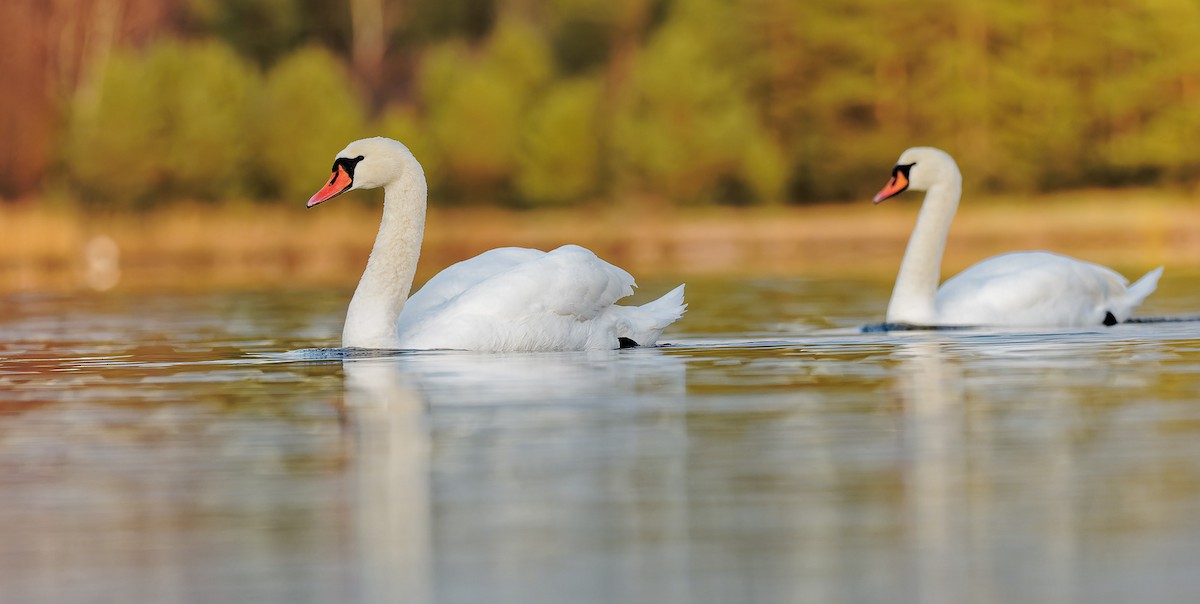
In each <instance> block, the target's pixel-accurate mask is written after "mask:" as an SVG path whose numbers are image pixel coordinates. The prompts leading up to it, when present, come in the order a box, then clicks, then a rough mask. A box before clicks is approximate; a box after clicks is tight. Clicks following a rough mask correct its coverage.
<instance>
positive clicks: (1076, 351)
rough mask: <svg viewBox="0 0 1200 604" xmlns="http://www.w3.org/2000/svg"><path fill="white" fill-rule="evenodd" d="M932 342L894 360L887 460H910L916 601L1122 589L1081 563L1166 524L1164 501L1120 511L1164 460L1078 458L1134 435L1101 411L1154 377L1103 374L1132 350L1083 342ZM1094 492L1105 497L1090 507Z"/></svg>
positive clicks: (1120, 411)
mask: <svg viewBox="0 0 1200 604" xmlns="http://www.w3.org/2000/svg"><path fill="white" fill-rule="evenodd" d="M927 337H928V338H929V339H926V338H927ZM935 337H936V336H925V335H922V336H920V337H918V338H915V340H916V341H906V342H903V343H900V344H898V345H897V346H896V348H895V350H894V352H893V358H894V359H895V362H896V364H895V374H894V375H895V379H894V382H893V388H894V395H895V397H896V399H897V400H898V402H899V404H900V408H901V417H902V421H901V427H902V430H901V433H902V437H901V440H900V446H901V447H902V451H901V453H902V454H901V455H899V456H898V457H899V458H900V459H905V460H907V461H906V462H905V463H904V466H903V467H904V469H903V485H904V486H903V492H904V502H903V504H904V510H905V512H904V514H905V519H904V522H905V523H906V525H907V527H908V528H907V530H906V533H905V535H906V536H905V539H906V540H907V542H908V545H907V548H908V549H909V550H910V553H911V554H912V555H911V556H909V557H907V558H906V559H907V561H908V562H907V563H908V564H909V565H910V570H911V576H912V577H914V578H915V581H916V583H915V585H914V586H913V589H914V591H915V592H916V594H915V595H916V596H917V599H918V600H919V601H922V602H963V601H968V600H970V599H972V596H978V595H980V594H983V593H992V592H993V590H996V589H999V588H1000V587H1001V586H1002V587H1003V588H1004V590H1005V592H1004V593H1005V594H1006V596H1005V597H1006V598H1011V599H1013V600H1019V601H1074V600H1076V599H1079V598H1080V597H1081V595H1082V594H1087V593H1091V591H1092V588H1089V587H1086V586H1099V585H1104V584H1113V583H1117V584H1120V583H1122V579H1121V578H1120V577H1121V574H1120V573H1105V572H1103V570H1098V569H1103V568H1104V566H1103V565H1098V564H1097V563H1096V561H1095V560H1091V559H1089V550H1092V551H1102V550H1103V549H1104V548H1107V547H1111V545H1110V544H1108V543H1107V542H1106V540H1107V539H1110V538H1111V536H1110V535H1109V534H1108V533H1107V530H1106V528H1107V527H1109V526H1124V525H1127V524H1128V523H1129V522H1130V521H1131V520H1133V521H1140V522H1145V521H1147V518H1153V519H1154V520H1152V522H1156V523H1157V522H1164V521H1167V520H1168V519H1170V517H1171V516H1172V515H1173V514H1175V513H1177V512H1176V511H1173V510H1172V509H1171V508H1170V506H1169V505H1168V504H1165V503H1163V502H1162V501H1161V500H1155V502H1154V504H1153V505H1152V504H1151V502H1150V501H1149V500H1147V499H1146V498H1145V497H1144V496H1135V497H1131V495H1134V493H1135V492H1141V491H1143V488H1144V483H1145V482H1146V481H1147V480H1149V481H1150V482H1154V481H1155V480H1156V479H1154V478H1149V477H1148V476H1147V475H1146V474H1144V473H1143V472H1142V470H1141V469H1139V470H1136V471H1131V470H1132V469H1133V468H1139V467H1141V468H1145V462H1146V461H1149V462H1152V466H1157V465H1161V464H1162V462H1163V461H1164V460H1162V459H1151V460H1143V461H1142V463H1133V464H1130V463H1129V461H1130V460H1129V459H1120V458H1112V459H1107V460H1101V459H1096V458H1095V456H1094V455H1091V454H1089V452H1090V451H1091V450H1092V448H1093V446H1099V443H1104V442H1106V441H1109V440H1111V439H1114V438H1115V439H1128V438H1130V437H1135V438H1136V434H1137V432H1139V431H1140V430H1144V427H1142V426H1138V422H1132V423H1131V422H1129V421H1128V416H1127V415H1126V414H1127V413H1128V411H1129V409H1128V407H1127V406H1126V405H1124V404H1121V403H1122V402H1124V401H1121V402H1117V401H1113V400H1112V398H1111V396H1112V392H1113V391H1121V390H1126V389H1128V390H1130V391H1133V392H1138V391H1142V390H1149V389H1153V388H1154V386H1155V384H1154V381H1153V377H1152V376H1149V375H1144V374H1143V375H1138V374H1137V373H1136V372H1130V371H1129V368H1128V367H1123V366H1121V365H1120V364H1114V363H1112V362H1110V357H1116V358H1126V359H1127V358H1128V357H1129V356H1130V354H1131V352H1134V351H1131V350H1125V349H1124V348H1126V347H1127V346H1134V347H1136V346H1137V345H1135V344H1122V343H1119V342H1118V343H1114V342H1113V341H1112V340H1111V339H1102V338H1094V339H1093V338H1091V336H1090V335H1089V334H1062V335H1061V337H1059V338H1058V341H1046V340H1045V339H1044V338H1043V339H1041V340H1039V341H1037V342H1022V341H1021V340H1020V338H1011V337H1010V338H1009V340H1008V341H1006V342H1005V341H991V339H990V338H987V337H981V338H952V339H945V338H942V339H940V340H937V339H934V338H935ZM1089 383H1090V384H1091V387H1090V388H1085V387H1082V385H1084V384H1089ZM1105 389H1107V393H1108V394H1107V396H1109V397H1110V398H1108V399H1105V398H1103V397H1104V392H1103V391H1105ZM1101 401H1107V402H1101ZM1114 403H1115V404H1114ZM1093 443H1097V444H1096V445H1093ZM1146 452H1147V453H1150V454H1152V455H1157V454H1161V451H1159V453H1157V454H1155V453H1152V452H1151V451H1149V450H1147V451H1146ZM1126 455H1130V454H1126ZM1131 456H1132V457H1137V455H1136V454H1132V455H1131ZM1160 472H1161V470H1160ZM1159 478H1160V479H1161V478H1162V477H1159ZM1177 478H1180V479H1186V480H1194V479H1195V478H1196V477H1195V476H1194V475H1193V476H1190V477H1185V476H1178V477H1177ZM1098 485H1102V486H1098ZM1097 490H1099V491H1101V492H1105V493H1106V495H1105V496H1104V497H1101V498H1096V497H1095V493H1096V491H1097ZM1089 492H1091V493H1092V494H1091V495H1089V494H1088V493H1089ZM1131 504H1132V505H1131ZM1147 506H1149V507H1147ZM1139 517H1141V518H1140V519H1139ZM1134 519H1138V520H1134ZM1177 520H1178V519H1176V520H1171V522H1174V521H1177ZM1089 544H1094V545H1093V546H1092V547H1090V548H1089ZM1014 552H1019V557H1020V560H1021V563H1020V564H1016V565H1014V564H1013V560H1012V556H1013V555H1014ZM1013 573H1017V575H1018V576H1015V575H1014V574H1013ZM1126 580H1127V579H1126ZM1142 580H1144V579H1142ZM1081 581H1082V583H1081ZM1125 586H1126V587H1128V585H1125ZM1094 589H1097V590H1099V591H1104V590H1103V589H1100V588H1099V587H1096V588H1094ZM997 595H999V594H998V593H997ZM1084 599H1085V600H1086V599H1087V598H1084Z"/></svg>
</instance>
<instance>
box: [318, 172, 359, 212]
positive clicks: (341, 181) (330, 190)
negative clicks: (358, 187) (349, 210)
mask: <svg viewBox="0 0 1200 604" xmlns="http://www.w3.org/2000/svg"><path fill="white" fill-rule="evenodd" d="M352 184H354V179H352V178H350V175H349V174H346V169H345V168H343V167H341V166H337V167H336V168H334V170H333V176H330V177H329V182H328V183H326V184H325V186H323V187H321V190H320V191H317V193H316V194H315V195H313V196H312V197H310V198H309V199H308V207H310V208H311V207H313V206H315V205H317V204H318V203H321V202H322V201H329V200H330V199H333V198H334V197H337V196H338V195H341V194H342V193H345V192H346V190H347V189H349V188H350V185H352Z"/></svg>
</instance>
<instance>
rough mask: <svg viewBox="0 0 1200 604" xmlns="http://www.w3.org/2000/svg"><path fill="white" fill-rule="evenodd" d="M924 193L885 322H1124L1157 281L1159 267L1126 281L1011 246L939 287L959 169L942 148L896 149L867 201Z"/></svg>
mask: <svg viewBox="0 0 1200 604" xmlns="http://www.w3.org/2000/svg"><path fill="white" fill-rule="evenodd" d="M908 189H912V190H914V191H925V192H926V193H925V202H924V203H923V204H922V205H921V212H920V214H919V216H918V217H917V224H916V226H915V227H914V228H913V232H912V236H911V237H910V238H909V240H908V248H907V249H906V250H905V252H904V259H903V260H901V262H900V272H899V274H897V275H896V285H895V287H894V289H893V290H892V299H891V301H890V302H889V303H888V309H887V321H888V323H898V324H908V325H922V326H943V325H945V326H990V327H1005V326H1011V327H1039V326H1040V327H1078V326H1087V325H1114V324H1116V323H1123V322H1125V321H1127V320H1128V319H1129V318H1130V317H1131V316H1132V315H1133V311H1134V309H1136V308H1137V307H1138V305H1140V304H1141V303H1142V301H1143V300H1145V299H1146V297H1147V296H1149V295H1150V294H1151V293H1153V292H1154V290H1155V288H1156V287H1157V286H1158V279H1159V277H1160V276H1162V270H1163V269H1162V267H1161V266H1160V267H1158V268H1156V269H1154V270H1152V271H1150V272H1149V273H1147V274H1146V275H1145V276H1144V277H1142V278H1141V279H1139V280H1138V281H1137V282H1136V283H1134V284H1133V285H1128V283H1129V281H1128V280H1126V279H1125V278H1124V277H1122V276H1121V275H1120V274H1119V273H1117V272H1116V271H1114V270H1112V269H1110V268H1107V267H1104V266H1100V265H1098V264H1092V263H1090V262H1084V261H1082V260H1077V259H1075V258H1070V257H1067V256H1062V255H1059V254H1053V253H1050V252H1041V251H1037V252H1013V253H1009V254H1002V255H1000V256H994V257H992V258H988V259H987V260H983V261H982V262H979V263H978V264H975V265H974V266H971V267H970V268H968V269H966V270H964V271H963V272H961V273H959V274H958V275H956V276H954V277H952V278H950V279H948V280H947V281H946V282H945V283H944V284H942V286H941V288H938V281H939V279H940V274H941V264H942V254H943V252H944V251H945V248H946V236H947V234H948V233H949V231H950V222H951V220H953V218H954V213H955V211H956V210H957V209H958V202H959V198H960V197H961V195H962V174H961V173H960V172H959V170H958V164H956V163H955V161H954V159H953V158H952V157H950V155H949V154H947V153H946V152H945V151H942V150H940V149H934V148H933V147H913V148H911V149H908V150H906V151H905V152H904V153H903V154H901V155H900V159H899V161H897V162H896V166H895V167H894V168H892V177H891V180H889V181H888V183H887V185H886V186H885V187H884V188H883V190H881V191H879V193H878V194H877V195H875V203H879V202H881V201H883V200H885V199H888V198H890V197H894V196H896V195H899V194H900V193H903V192H904V191H905V190H908Z"/></svg>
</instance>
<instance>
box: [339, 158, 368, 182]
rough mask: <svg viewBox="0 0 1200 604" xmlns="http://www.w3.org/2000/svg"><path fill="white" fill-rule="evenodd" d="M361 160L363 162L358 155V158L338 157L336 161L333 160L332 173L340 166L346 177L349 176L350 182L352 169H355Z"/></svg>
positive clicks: (352, 178)
mask: <svg viewBox="0 0 1200 604" xmlns="http://www.w3.org/2000/svg"><path fill="white" fill-rule="evenodd" d="M362 160H363V156H361V155H359V156H358V157H339V158H337V159H336V160H334V162H333V168H332V171H333V172H334V173H336V172H337V169H338V167H339V166H340V167H341V168H342V169H343V170H345V171H346V176H349V177H350V180H354V168H355V166H357V165H358V162H360V161H362Z"/></svg>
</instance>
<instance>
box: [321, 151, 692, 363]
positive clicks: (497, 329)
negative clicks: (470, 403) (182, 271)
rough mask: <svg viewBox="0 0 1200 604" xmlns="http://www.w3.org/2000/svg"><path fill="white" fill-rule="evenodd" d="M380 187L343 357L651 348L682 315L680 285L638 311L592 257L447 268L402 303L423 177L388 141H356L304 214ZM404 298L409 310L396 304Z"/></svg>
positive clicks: (417, 246)
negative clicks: (375, 229) (379, 216)
mask: <svg viewBox="0 0 1200 604" xmlns="http://www.w3.org/2000/svg"><path fill="white" fill-rule="evenodd" d="M378 187H383V189H384V195H383V220H382V222H381V223H380V225H379V234H378V235H377V236H376V237H375V246H374V247H373V248H372V250H371V257H370V259H368V260H367V268H366V270H365V271H363V275H362V279H361V280H359V282H358V288H357V289H355V290H354V297H353V298H352V299H351V300H350V307H349V309H348V310H347V311H346V324H345V327H344V328H343V330H342V346H344V347H346V348H388V349H432V348H446V349H464V350H481V351H493V352H502V351H556V350H596V349H612V348H624V347H627V346H633V345H640V346H651V345H653V344H654V343H655V342H656V341H657V340H658V337H659V336H660V335H661V334H662V331H663V329H665V328H666V327H667V326H668V325H670V324H671V323H673V322H675V321H676V320H678V319H679V317H680V316H682V315H683V312H684V310H685V309H686V308H687V305H686V304H684V303H683V286H682V285H680V286H679V287H677V288H675V289H674V290H672V291H671V292H669V293H668V294H666V295H665V296H663V297H662V298H659V299H658V300H655V301H653V302H650V303H648V304H645V305H643V306H617V305H616V304H615V302H616V301H617V300H619V299H621V298H624V297H625V296H628V295H630V294H632V293H633V287H634V286H635V284H634V282H633V277H631V276H630V275H629V273H627V272H625V271H623V270H621V269H619V268H617V267H615V266H613V265H611V264H609V263H607V262H605V261H603V260H601V259H599V258H597V257H596V255H595V254H593V253H592V252H591V251H589V250H586V249H584V248H582V247H579V246H576V245H565V246H563V247H560V248H558V249H556V250H552V251H550V252H542V251H540V250H533V249H525V248H515V247H509V248H498V249H494V250H491V251H488V252H484V253H482V254H480V255H478V256H476V257H474V258H471V259H469V260H464V261H462V262H459V263H458V264H455V265H453V266H450V267H449V268H447V269H445V270H443V271H442V272H440V273H438V274H437V275H435V276H434V277H433V278H432V279H430V280H429V282H428V283H426V284H425V286H424V287H422V288H421V289H420V291H418V292H417V293H415V294H413V296H412V297H411V298H409V297H408V292H409V291H410V290H411V288H412V282H413V275H414V274H415V273H416V269H417V257H418V256H419V255H420V253H421V239H422V237H423V236H424V232H425V201H426V195H427V185H426V182H425V172H424V170H422V168H421V164H420V163H418V162H417V159H416V158H415V157H413V154H412V153H411V152H410V151H409V150H408V148H407V147H405V146H404V145H403V144H401V143H400V142H398V141H394V140H392V139H389V138H383V137H375V138H366V139H362V140H358V141H354V142H352V143H350V144H349V145H347V146H346V148H345V149H343V150H342V151H341V152H340V153H338V154H337V158H336V159H335V160H334V162H333V174H332V176H330V178H329V182H328V183H327V184H326V185H325V186H324V187H322V188H321V190H320V191H317V193H316V194H315V195H313V196H312V198H311V199H309V200H308V207H310V208H311V207H313V206H315V205H317V204H319V203H323V202H325V201H328V200H330V199H333V198H334V197H337V196H338V195H341V194H342V193H345V192H346V191H353V190H355V189H374V188H378ZM406 298H407V301H406Z"/></svg>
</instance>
